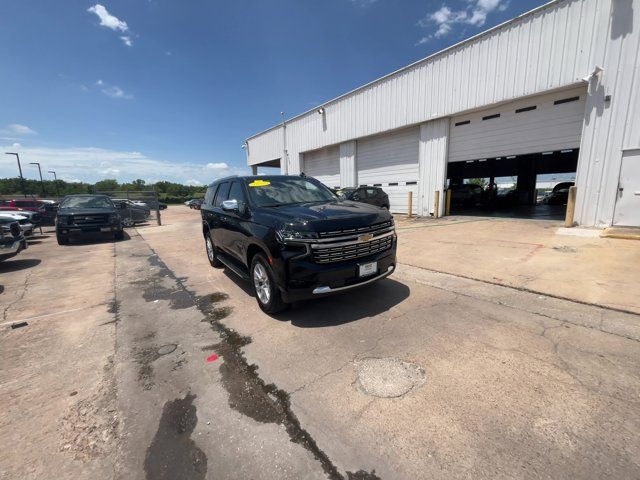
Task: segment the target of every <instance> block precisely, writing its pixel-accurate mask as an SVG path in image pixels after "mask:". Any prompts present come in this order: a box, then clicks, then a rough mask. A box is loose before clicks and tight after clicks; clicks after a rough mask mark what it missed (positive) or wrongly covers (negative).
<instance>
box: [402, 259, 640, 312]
mask: <svg viewBox="0 0 640 480" xmlns="http://www.w3.org/2000/svg"><path fill="white" fill-rule="evenodd" d="M398 265H406V266H407V267H413V268H417V269H420V270H425V271H427V272H433V273H438V274H440V275H447V276H449V277H456V278H464V279H465V280H472V281H474V282H479V283H485V284H488V285H495V286H497V287H502V288H508V289H510V290H516V291H519V292H526V293H532V294H535V295H543V296H545V297H549V298H555V299H558V300H564V301H567V302H571V303H576V304H579V305H587V306H589V307H595V308H600V309H603V310H610V311H612V312H620V313H628V314H629V315H634V316H639V314H638V312H634V311H633V310H628V309H624V308H616V307H611V306H606V305H598V304H596V303H591V302H586V301H582V300H576V299H575V298H569V297H564V296H562V295H554V294H551V293H545V292H540V291H538V290H532V289H530V288H526V287H518V286H514V285H506V284H504V283H499V282H492V281H491V280H484V279H482V278H476V277H471V276H469V275H462V274H459V273H451V272H445V271H444V270H436V269H434V268H426V267H421V266H420V265H413V264H411V263H404V262H398ZM442 290H446V289H442ZM447 291H450V290H447Z"/></svg>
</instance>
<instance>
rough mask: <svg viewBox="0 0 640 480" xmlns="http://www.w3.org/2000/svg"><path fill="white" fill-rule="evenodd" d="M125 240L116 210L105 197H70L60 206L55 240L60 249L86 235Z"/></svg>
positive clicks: (120, 220)
mask: <svg viewBox="0 0 640 480" xmlns="http://www.w3.org/2000/svg"><path fill="white" fill-rule="evenodd" d="M95 233H99V234H103V235H110V236H112V237H114V238H115V239H116V240H121V239H122V238H123V237H124V232H123V230H122V219H121V218H120V214H119V210H118V209H117V208H116V206H115V205H114V204H113V202H112V201H111V199H110V198H109V197H107V196H106V195H69V196H68V197H65V198H64V200H62V201H61V202H60V206H59V207H58V215H57V217H56V238H57V239H58V243H59V244H60V245H66V244H68V243H69V238H70V237H74V236H82V235H86V234H95Z"/></svg>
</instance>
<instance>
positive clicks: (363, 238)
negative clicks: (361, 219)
mask: <svg viewBox="0 0 640 480" xmlns="http://www.w3.org/2000/svg"><path fill="white" fill-rule="evenodd" d="M372 238H373V234H372V233H365V234H364V235H360V236H359V237H358V240H360V241H361V242H368V241H369V240H371V239H372Z"/></svg>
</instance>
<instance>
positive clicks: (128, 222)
mask: <svg viewBox="0 0 640 480" xmlns="http://www.w3.org/2000/svg"><path fill="white" fill-rule="evenodd" d="M122 226H123V227H126V228H131V227H135V226H136V222H134V221H133V218H131V217H126V218H124V219H123V220H122Z"/></svg>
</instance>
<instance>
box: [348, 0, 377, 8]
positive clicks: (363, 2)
mask: <svg viewBox="0 0 640 480" xmlns="http://www.w3.org/2000/svg"><path fill="white" fill-rule="evenodd" d="M377 1H378V0H351V2H352V3H355V4H356V5H359V6H361V7H368V6H369V5H373V4H374V3H376V2H377Z"/></svg>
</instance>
